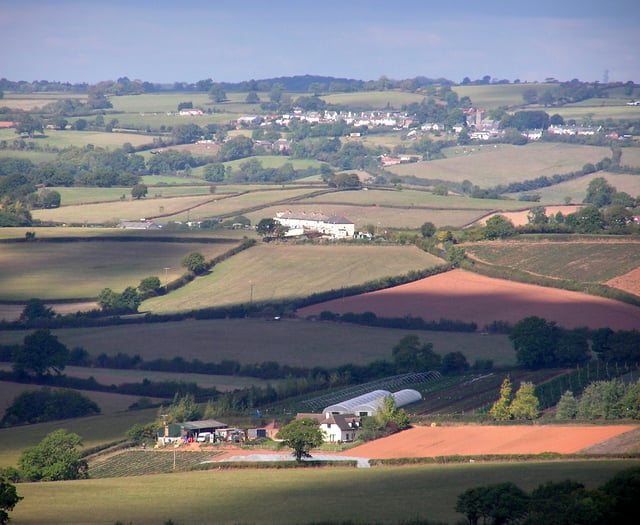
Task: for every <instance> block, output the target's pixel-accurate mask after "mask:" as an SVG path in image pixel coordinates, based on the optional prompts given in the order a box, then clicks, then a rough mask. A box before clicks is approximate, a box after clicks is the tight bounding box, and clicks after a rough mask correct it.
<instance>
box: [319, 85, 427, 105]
mask: <svg viewBox="0 0 640 525" xmlns="http://www.w3.org/2000/svg"><path fill="white" fill-rule="evenodd" d="M320 98H322V100H324V101H325V102H326V103H327V104H336V105H340V106H347V107H350V108H359V109H361V110H368V109H385V108H393V109H396V110H399V109H400V108H401V107H402V106H405V105H408V104H411V103H412V102H418V103H420V102H422V100H424V98H425V97H424V95H421V94H419V93H407V92H403V91H393V90H390V91H364V92H359V93H335V94H332V95H323V96H321V97H320Z"/></svg>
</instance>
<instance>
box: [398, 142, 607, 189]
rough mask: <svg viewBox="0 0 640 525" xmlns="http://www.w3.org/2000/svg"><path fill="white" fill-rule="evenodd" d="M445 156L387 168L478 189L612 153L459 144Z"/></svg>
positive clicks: (546, 146)
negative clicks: (464, 145) (472, 185)
mask: <svg viewBox="0 0 640 525" xmlns="http://www.w3.org/2000/svg"><path fill="white" fill-rule="evenodd" d="M445 154H446V155H447V158H446V159H439V160H433V161H423V162H417V163H413V164H401V165H398V166H392V167H390V168H387V170H388V171H390V172H392V173H394V174H396V175H400V176H406V175H413V176H415V177H419V178H426V179H440V180H445V181H452V182H462V181H464V180H469V181H471V182H472V183H473V184H475V185H477V186H480V187H481V188H486V187H491V186H495V185H497V184H508V183H509V182H518V181H524V180H529V179H535V178H538V177H540V176H543V175H545V176H552V175H555V174H565V173H569V172H573V171H579V170H581V169H582V167H583V166H584V165H585V164H586V163H588V162H590V163H592V164H595V163H597V162H599V161H600V160H602V159H603V158H605V157H610V156H611V150H610V149H609V148H605V147H598V146H582V145H576V144H562V143H544V142H539V143H532V144H527V145H526V146H512V145H509V144H495V145H489V144H484V145H475V144H474V145H471V146H466V147H463V146H458V147H456V148H450V149H448V150H446V151H445Z"/></svg>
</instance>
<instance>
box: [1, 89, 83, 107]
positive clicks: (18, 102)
mask: <svg viewBox="0 0 640 525" xmlns="http://www.w3.org/2000/svg"><path fill="white" fill-rule="evenodd" d="M64 99H77V100H80V101H86V100H87V95H83V94H77V93H13V92H11V91H5V93H4V97H3V98H2V102H1V103H0V104H1V105H2V106H3V107H8V108H11V109H21V110H24V111H30V110H32V109H35V108H43V107H44V106H46V105H48V104H52V103H54V102H57V101H58V100H64Z"/></svg>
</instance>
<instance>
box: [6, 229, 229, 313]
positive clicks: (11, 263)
mask: <svg viewBox="0 0 640 525" xmlns="http://www.w3.org/2000/svg"><path fill="white" fill-rule="evenodd" d="M36 238H37V233H36ZM233 246H234V243H216V244H206V243H204V244H203V243H169V242H136V241H129V242H122V241H87V240H85V241H78V242H63V243H61V242H40V243H39V242H33V243H12V244H5V245H3V246H2V250H1V251H0V265H1V266H2V272H1V273H0V290H1V291H0V299H2V300H5V301H6V300H13V301H15V300H27V299H29V298H32V297H38V298H40V299H63V298H85V297H97V296H98V293H99V292H100V290H102V289H103V288H111V289H113V290H115V291H122V290H124V288H126V287H127V286H134V287H136V286H138V284H140V281H141V280H142V279H143V278H145V277H149V276H154V275H155V276H157V277H159V278H160V279H161V281H162V282H163V283H165V282H167V281H169V280H172V279H175V278H177V277H179V276H180V275H182V274H183V273H185V271H186V270H185V269H184V268H183V267H182V266H181V261H182V258H183V257H184V256H185V255H187V254H188V253H190V252H195V251H197V252H200V253H202V254H203V255H204V256H205V258H206V259H212V258H214V257H216V256H218V255H221V254H222V253H224V252H226V251H227V250H229V249H230V248H231V247H233ZM165 268H167V270H166V271H165Z"/></svg>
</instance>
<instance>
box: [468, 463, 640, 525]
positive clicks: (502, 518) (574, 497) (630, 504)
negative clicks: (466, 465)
mask: <svg viewBox="0 0 640 525" xmlns="http://www.w3.org/2000/svg"><path fill="white" fill-rule="evenodd" d="M639 492H640V468H638V467H632V468H628V469H625V470H622V471H620V472H619V473H618V474H616V475H614V476H613V477H612V478H611V479H609V480H608V481H607V482H606V483H604V484H603V485H601V486H599V487H597V488H595V489H591V490H588V489H586V488H585V486H584V484H582V483H580V482H578V481H574V480H571V479H566V480H563V481H548V482H546V483H543V484H541V485H538V487H536V488H535V489H533V490H532V491H531V493H527V492H525V491H524V490H523V489H521V488H520V487H519V486H518V485H516V484H515V483H513V482H510V481H507V482H502V483H495V484H491V485H484V486H480V487H472V488H469V489H467V490H465V491H464V492H463V493H462V494H460V495H459V496H458V500H457V502H456V512H459V513H461V514H464V515H465V517H466V518H467V520H468V523H469V525H478V524H479V523H493V524H494V525H504V524H507V523H514V524H521V525H534V524H539V523H548V524H550V525H561V524H568V523H580V524H582V525H613V524H616V525H627V524H628V525H631V524H634V523H636V521H637V512H636V497H637V494H638V493H639Z"/></svg>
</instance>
